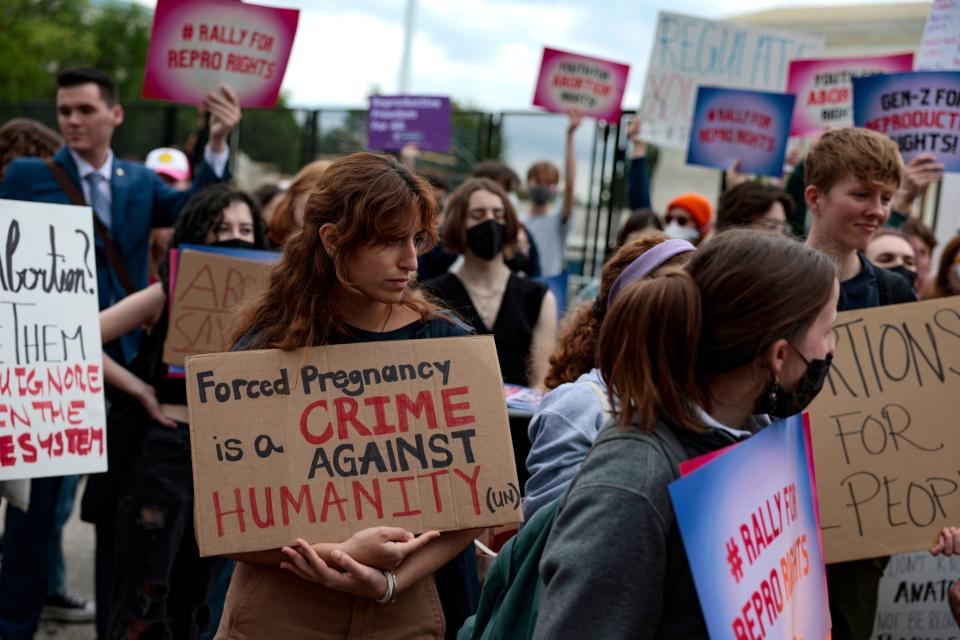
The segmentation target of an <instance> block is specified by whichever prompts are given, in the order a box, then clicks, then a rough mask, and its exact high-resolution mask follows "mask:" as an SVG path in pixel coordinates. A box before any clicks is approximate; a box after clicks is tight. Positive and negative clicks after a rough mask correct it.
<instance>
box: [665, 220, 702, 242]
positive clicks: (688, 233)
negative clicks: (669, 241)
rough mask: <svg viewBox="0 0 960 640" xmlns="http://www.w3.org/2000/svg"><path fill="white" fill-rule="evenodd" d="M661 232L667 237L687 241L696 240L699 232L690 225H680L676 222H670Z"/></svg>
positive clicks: (698, 237)
mask: <svg viewBox="0 0 960 640" xmlns="http://www.w3.org/2000/svg"><path fill="white" fill-rule="evenodd" d="M663 232H664V233H665V234H667V237H668V238H676V239H678V240H686V241H687V242H696V241H697V240H699V239H700V232H699V231H697V230H696V229H695V228H694V227H693V226H692V225H690V226H681V225H680V224H679V223H677V222H671V223H670V224H668V225H667V228H666V229H664V230H663Z"/></svg>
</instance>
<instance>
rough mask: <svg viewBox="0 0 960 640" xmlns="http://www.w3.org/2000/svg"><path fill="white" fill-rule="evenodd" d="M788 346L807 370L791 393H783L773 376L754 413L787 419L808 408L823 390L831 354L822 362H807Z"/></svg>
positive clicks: (795, 349) (831, 357) (794, 348)
mask: <svg viewBox="0 0 960 640" xmlns="http://www.w3.org/2000/svg"><path fill="white" fill-rule="evenodd" d="M790 346H791V347H792V348H793V350H794V351H796V352H797V355H799V356H800V357H801V358H802V359H803V361H804V362H806V363H807V370H806V371H805V372H804V373H803V377H801V378H800V380H799V381H797V386H796V388H795V389H794V390H793V391H785V390H784V389H783V388H782V387H781V386H780V383H779V382H778V381H777V378H776V376H773V377H772V378H773V379H772V380H771V381H770V386H769V387H768V388H767V390H766V391H765V392H764V394H763V395H762V396H760V400H759V401H758V402H757V407H756V409H755V411H754V413H766V414H768V415H770V416H773V417H774V418H789V417H790V416H792V415H796V414H798V413H800V412H801V411H803V410H804V409H806V408H807V407H808V406H810V403H811V402H813V399H814V398H816V397H817V394H818V393H820V389H822V388H823V382H824V380H826V379H827V372H828V371H830V363H831V362H832V361H833V354H832V353H831V354H829V355H827V357H826V358H824V359H823V360H807V359H806V357H804V355H803V354H802V353H800V351H798V350H797V348H796V347H794V346H793V345H790Z"/></svg>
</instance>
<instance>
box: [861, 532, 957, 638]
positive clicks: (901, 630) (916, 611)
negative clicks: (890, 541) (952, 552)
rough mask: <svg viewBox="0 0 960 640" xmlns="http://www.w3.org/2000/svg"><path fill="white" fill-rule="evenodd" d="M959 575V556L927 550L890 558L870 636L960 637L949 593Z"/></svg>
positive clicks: (881, 585)
mask: <svg viewBox="0 0 960 640" xmlns="http://www.w3.org/2000/svg"><path fill="white" fill-rule="evenodd" d="M957 578H960V557H957V556H953V557H951V558H947V557H944V556H938V557H933V556H931V555H930V554H929V553H928V552H926V551H915V552H913V553H900V554H897V555H895V556H892V557H891V558H890V563H889V564H887V570H886V571H885V572H884V574H883V579H882V580H880V589H879V593H878V595H879V598H878V602H877V617H876V622H875V623H874V626H873V634H872V635H871V636H870V638H871V640H901V638H906V639H911V640H912V639H913V638H923V640H950V639H953V638H958V637H960V627H957V623H956V621H955V620H954V619H953V615H951V613H950V605H949V603H948V602H947V593H948V592H949V591H950V587H951V585H953V582H954V581H955V580H956V579H957Z"/></svg>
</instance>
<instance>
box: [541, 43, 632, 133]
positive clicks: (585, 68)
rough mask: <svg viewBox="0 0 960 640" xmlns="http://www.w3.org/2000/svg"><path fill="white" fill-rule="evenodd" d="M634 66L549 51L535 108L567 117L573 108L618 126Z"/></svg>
mask: <svg viewBox="0 0 960 640" xmlns="http://www.w3.org/2000/svg"><path fill="white" fill-rule="evenodd" d="M629 72H630V65H627V64H621V63H619V62H611V61H609V60H601V59H599V58H590V57H587V56H581V55H578V54H576V53H568V52H566V51H560V50H558V49H550V48H549V47H545V48H544V50H543V61H542V62H541V63H540V78H539V80H537V89H536V92H535V93H534V95H533V104H534V105H536V106H538V107H543V108H544V109H546V110H547V111H553V112H556V113H565V112H566V111H567V110H568V109H570V108H571V107H576V108H578V109H580V110H581V111H583V113H584V114H585V115H588V116H592V117H594V118H597V119H598V120H606V121H607V122H616V121H617V120H619V118H620V104H621V102H622V100H623V91H624V89H625V88H626V86H627V74H628V73H629Z"/></svg>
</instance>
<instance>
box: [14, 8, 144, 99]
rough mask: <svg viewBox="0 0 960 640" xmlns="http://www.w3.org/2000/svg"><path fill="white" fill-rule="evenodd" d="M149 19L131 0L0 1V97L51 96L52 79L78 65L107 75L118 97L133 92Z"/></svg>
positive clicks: (137, 83)
mask: <svg viewBox="0 0 960 640" xmlns="http://www.w3.org/2000/svg"><path fill="white" fill-rule="evenodd" d="M151 20H152V17H151V13H150V10H149V9H147V8H145V7H143V6H141V5H139V4H135V3H126V2H115V1H102V2H97V3H92V2H90V1H89V0H3V2H0V100H4V101H20V100H40V99H47V98H52V97H53V96H54V94H55V92H56V84H55V83H54V82H53V77H54V76H55V75H56V74H57V73H58V72H59V71H62V70H63V69H67V68H70V67H80V66H84V67H87V66H89V67H96V68H98V69H102V70H103V71H105V72H107V73H109V74H111V75H112V76H113V78H114V79H115V80H116V82H117V87H118V92H119V94H120V98H121V99H124V100H130V99H132V98H135V97H137V96H139V95H140V87H141V85H142V83H143V68H144V62H145V61H146V56H147V44H148V42H149V40H150V26H151Z"/></svg>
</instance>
